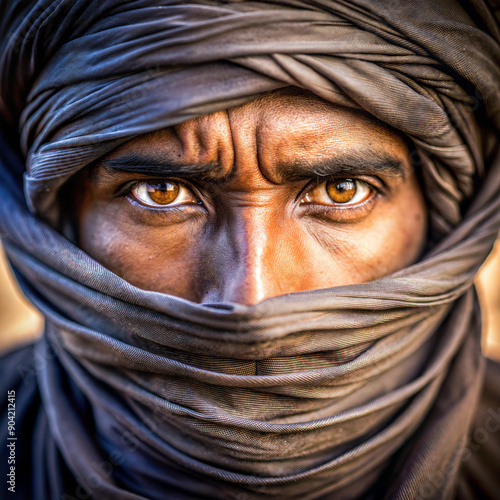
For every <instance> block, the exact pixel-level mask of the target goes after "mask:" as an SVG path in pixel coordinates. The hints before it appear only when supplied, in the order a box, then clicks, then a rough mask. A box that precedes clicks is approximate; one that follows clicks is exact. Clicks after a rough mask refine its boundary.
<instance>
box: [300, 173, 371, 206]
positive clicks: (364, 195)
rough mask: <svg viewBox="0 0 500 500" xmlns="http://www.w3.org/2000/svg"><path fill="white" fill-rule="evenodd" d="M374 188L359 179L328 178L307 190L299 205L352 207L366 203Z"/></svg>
mask: <svg viewBox="0 0 500 500" xmlns="http://www.w3.org/2000/svg"><path fill="white" fill-rule="evenodd" d="M375 193H376V188H375V187H374V186H372V185H370V184H369V183H368V182H366V181H363V180H361V179H350V178H340V179H339V178H330V179H327V180H326V181H323V182H321V183H320V184H316V185H315V186H313V188H311V189H309V190H308V191H307V192H306V194H305V195H304V196H303V197H302V199H301V204H315V205H324V206H334V207H354V206H358V205H361V204H363V203H364V202H366V201H368V200H369V199H370V198H372V197H373V195H374V194H375Z"/></svg>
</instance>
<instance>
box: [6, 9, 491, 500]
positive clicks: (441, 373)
mask: <svg viewBox="0 0 500 500" xmlns="http://www.w3.org/2000/svg"><path fill="white" fill-rule="evenodd" d="M0 8H1V13H2V16H1V21H0V23H1V24H0V36H1V52H0V54H1V59H0V82H1V89H0V115H1V130H2V136H1V138H0V141H1V144H0V146H1V147H0V158H1V164H0V175H1V179H2V180H1V184H0V234H1V235H2V238H3V242H4V246H5V249H6V252H7V255H8V257H9V259H10V261H11V263H12V265H13V267H14V269H15V271H16V274H17V277H18V280H19V282H20V284H21V286H22V288H23V291H24V292H25V294H26V295H27V296H28V297H29V298H30V300H31V301H32V302H33V303H34V304H35V305H36V306H37V307H38V308H39V309H40V310H41V311H42V313H43V314H44V315H45V317H46V328H45V332H44V335H43V337H42V338H41V339H40V341H38V342H37V343H36V345H35V347H34V354H30V356H34V359H35V362H34V363H33V365H32V366H31V371H30V376H29V377H28V376H27V375H26V374H24V375H23V377H24V378H29V380H30V383H29V384H28V385H29V387H31V389H30V390H31V391H32V396H31V399H29V398H28V397H26V398H27V400H28V399H29V400H30V401H31V403H30V405H31V406H30V408H31V410H30V411H31V412H32V413H31V420H30V422H31V424H30V425H31V426H32V433H33V443H32V449H33V450H34V452H33V453H34V455H33V459H32V462H31V463H30V464H29V467H30V469H31V481H32V482H33V483H32V484H33V487H32V497H33V498H36V499H40V500H41V499H47V498H88V497H91V498H97V499H107V498H110V499H142V498H151V499H160V498H172V499H196V498H202V499H219V498H224V499H228V498H231V499H239V500H246V499H248V500H250V499H254V498H276V499H281V498H283V499H285V498H287V499H304V500H305V499H318V498H335V499H354V498H376V499H380V498H386V499H396V498H397V499H414V498H435V499H438V498H439V499H441V498H453V497H454V495H456V494H458V495H462V496H461V498H466V492H464V491H461V490H457V485H460V484H462V483H461V482H460V474H461V472H460V471H461V465H462V462H463V460H464V453H465V450H466V436H467V433H468V430H469V427H470V424H471V420H472V418H473V416H474V413H475V408H476V406H477V404H478V399H479V394H480V391H481V386H482V379H483V372H484V360H483V358H482V355H481V350H480V333H481V332H480V330H481V326H480V315H479V309H478V305H477V299H476V296H475V293H474V290H473V287H472V281H473V278H474V275H475V273H476V271H477V270H478V268H479V267H480V265H481V264H482V262H483V261H484V260H485V258H486V256H487V255H488V253H489V252H490V250H491V247H492V245H493V243H494V241H495V238H496V235H497V232H498V229H499V227H500V148H499V143H498V134H499V130H500V45H499V43H500V29H499V24H498V19H497V18H498V9H499V7H498V6H496V7H495V3H494V2H493V1H492V2H491V3H490V4H487V3H485V2H484V1H482V0H471V1H465V0H464V1H458V0H441V1H438V0H424V1H423V2H422V1H421V2H401V1H396V0H353V1H349V2H345V1H343V0H317V1H302V0H282V1H281V0H280V1H274V2H259V1H255V2H254V1H248V2H247V1H245V2H225V1H220V2H217V1H213V0H204V1H201V0H197V1H192V2H176V1H170V0H136V1H133V2H125V1H119V0H99V1H97V0H71V1H69V0H38V1H33V0H31V1H30V0H23V1H21V0H15V1H12V0H9V1H7V0H5V1H1V2H0ZM495 9H496V10H495ZM289 85H293V86H297V87H301V88H304V89H307V90H309V91H311V92H313V93H315V94H317V95H318V96H320V97H322V98H323V99H326V100H327V101H330V102H332V103H336V104H339V105H342V106H347V107H350V108H354V109H362V110H365V111H366V112H368V113H370V114H371V115H373V116H375V117H376V118H378V119H379V120H381V121H383V122H385V123H387V124H388V125H390V126H391V127H393V128H394V129H397V130H398V131H400V132H402V133H403V134H405V135H406V136H407V137H408V138H409V139H410V140H411V141H412V143H413V144H414V145H415V151H414V156H412V160H413V164H414V166H415V168H416V169H418V170H419V172H420V173H421V176H422V183H423V189H424V193H425V197H426V200H427V203H428V206H429V213H430V219H431V220H430V224H431V228H432V232H433V235H434V236H433V238H434V240H433V242H432V245H430V249H429V251H428V252H427V253H426V254H425V255H424V256H423V257H422V259H421V260H420V261H419V262H417V263H415V264H413V265H411V266H409V267H407V268H405V269H403V270H400V271H398V272H396V273H394V274H392V275H390V276H386V277H384V278H381V279H379V280H376V281H373V282H370V283H364V284H359V285H352V286H343V287H336V288H330V289H322V290H315V291H308V292H301V293H294V294H289V295H283V296H278V297H273V298H270V299H267V300H265V301H263V302H261V303H259V304H256V305H253V306H248V307H247V306H242V305H239V304H232V303H228V304H219V305H218V306H217V307H216V306H213V305H212V306H210V305H200V304H195V303H192V302H189V301H187V300H183V299H181V298H177V297H173V296H170V295H167V294H161V293H157V292H152V291H146V290H141V289H138V288H136V287H134V286H132V285H130V284H129V283H127V282H125V281H124V280H122V279H121V278H119V277H118V276H116V275H115V274H113V273H111V272H110V271H109V270H107V269H105V268H103V267H102V266H101V265H100V264H99V263H97V262H96V261H94V260H93V259H92V258H90V257H89V256H88V255H86V254H85V253H84V252H83V251H81V250H80V249H79V248H78V247H77V246H76V245H75V244H74V242H73V241H72V235H71V229H70V224H69V223H68V214H67V213H65V211H64V205H63V204H61V201H60V200H61V196H60V194H61V190H64V187H65V184H66V183H67V182H68V181H69V180H70V179H71V178H73V176H74V175H75V174H76V173H77V172H78V171H79V170H81V169H82V168H85V167H86V166H88V165H90V164H91V163H92V162H94V161H95V160H97V159H98V158H99V157H101V156H102V155H104V154H106V153H107V152H109V151H111V150H112V149H114V148H116V147H117V146H119V145H120V144H122V143H124V142H125V141H127V140H129V139H130V138H132V137H135V136H138V135H140V134H144V133H147V132H151V131H154V130H158V129H161V128H164V127H168V126H172V125H175V124H178V123H180V122H182V121H185V120H187V119H190V118H193V117H197V116H200V115H204V114H207V113H211V112H215V111H219V110H223V109H227V108H229V107H232V106H236V105H239V104H242V103H245V102H248V101H251V100H253V99H256V98H258V97H259V96H262V95H265V94H266V93H268V92H270V91H272V90H274V89H277V88H280V87H284V86H289ZM412 154H413V153H412ZM23 189H24V192H23ZM9 380H10V379H9ZM20 384H21V385H20V388H19V390H21V388H22V383H21V382H20ZM25 391H27V389H26V390H25ZM34 394H39V398H40V401H39V402H37V403H36V404H34V403H33V401H35V399H36V397H38V396H35V395H34ZM37 401H38V400H37ZM26 405H27V403H26ZM26 408H27V406H26ZM18 411H21V409H20V408H18ZM436 473H438V475H439V478H440V479H439V481H436V480H432V478H433V477H435V475H436ZM68 478H72V479H73V481H69V480H68ZM457 491H458V493H457ZM85 492H86V493H85ZM64 495H66V496H64Z"/></svg>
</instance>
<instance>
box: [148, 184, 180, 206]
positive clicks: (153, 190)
mask: <svg viewBox="0 0 500 500" xmlns="http://www.w3.org/2000/svg"><path fill="white" fill-rule="evenodd" d="M146 189H147V191H148V196H149V197H150V198H151V200H152V201H154V202H155V203H157V204H158V205H168V204H169V203H172V202H173V201H175V199H176V198H177V196H179V184H178V183H174V182H158V183H155V184H148V185H147V187H146Z"/></svg>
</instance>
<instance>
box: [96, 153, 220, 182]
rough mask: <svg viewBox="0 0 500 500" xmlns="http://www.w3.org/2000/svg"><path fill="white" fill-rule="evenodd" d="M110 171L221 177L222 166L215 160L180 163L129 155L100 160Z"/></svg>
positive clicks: (164, 175)
mask: <svg viewBox="0 0 500 500" xmlns="http://www.w3.org/2000/svg"><path fill="white" fill-rule="evenodd" d="M100 163H101V164H102V165H104V167H106V169H107V170H108V172H110V173H112V172H113V171H118V172H126V173H134V174H142V175H148V176H152V177H154V176H159V177H168V176H179V177H186V178H200V179H206V178H212V177H214V178H215V177H220V173H221V170H222V166H221V165H219V164H218V163H215V162H208V163H180V162H175V161H172V160H167V159H157V158H150V157H147V156H144V157H143V156H138V155H128V156H122V157H120V158H109V159H105V160H102V161H101V162H100Z"/></svg>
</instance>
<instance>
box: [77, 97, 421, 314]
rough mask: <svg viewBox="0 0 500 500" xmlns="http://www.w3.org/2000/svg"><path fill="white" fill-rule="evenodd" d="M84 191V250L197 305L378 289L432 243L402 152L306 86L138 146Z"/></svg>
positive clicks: (87, 182)
mask: <svg viewBox="0 0 500 500" xmlns="http://www.w3.org/2000/svg"><path fill="white" fill-rule="evenodd" d="M78 191H79V195H78V196H77V201H76V205H77V206H76V211H77V217H78V219H77V220H78V230H79V244H80V246H81V247H82V248H83V249H84V250H85V251H86V252H87V253H89V254H90V255H91V256H92V257H94V258H95V259H96V260H98V261H99V262H101V263H102V264H103V265H104V266H106V267H107V268H108V269H110V270H111V271H113V272H115V273H117V274H118V275H119V276H121V277H123V278H124V279H125V280H127V281H129V282H130V283H132V284H133V285H136V286H138V287H140V288H143V289H147V290H155V291H159V292H164V293H169V294H172V295H176V296H179V297H183V298H186V299H189V300H191V301H195V302H200V303H216V302H237V303H241V304H247V305H251V304H255V303H257V302H260V301H262V300H264V299H266V298H268V297H272V296H276V295H281V294H285V293H291V292H298V291H304V290H313V289H320V288H328V287H333V286H341V285H348V284H355V283H362V282H366V281H371V280H375V279H377V278H379V277H382V276H385V275H387V274H390V273H392V272H394V271H396V270H398V269H401V268H403V267H405V266H407V265H409V264H411V263H412V262H414V261H415V260H416V259H417V258H418V257H419V255H420V253H421V251H422V248H423V245H424V242H425V239H426V230H427V228H426V221H427V213H426V206H425V202H424V199H423V196H422V192H421V189H420V186H419V183H418V180H417V178H416V175H415V174H414V172H413V170H412V168H411V165H410V161H409V150H408V146H407V144H406V142H405V141H404V140H403V139H402V138H401V137H400V136H399V135H398V134H396V133H395V132H393V131H391V130H389V129H388V128H387V127H386V126H384V125H382V124H381V123H380V122H377V121H376V120H374V119H372V118H370V117H369V116H368V115H366V114H364V113H361V112H357V111H354V110H352V109H347V108H343V107H339V106H334V105H332V104H329V103H327V102H325V101H324V100H322V99H320V98H319V97H316V96H313V95H312V94H309V93H307V92H305V91H299V90H292V91H291V90H290V89H284V90H281V91H276V92H273V93H271V94H269V95H267V96H266V97H264V98H262V99H259V100H257V101H253V102H251V103H248V104H245V105H242V106H239V107H236V108H232V109H230V110H228V111H222V112H218V113H214V114H211V115H207V116H204V117H201V118H198V119H193V120H190V121H188V122H185V123H182V124H180V125H178V126H175V127H171V128H168V129H164V130H160V131H158V132H155V133H151V134H148V135H144V136H141V137H138V138H135V139H133V140H131V141H129V142H127V143H126V144H125V145H123V146H122V147H120V148H118V149H116V150H114V151H113V152H112V153H110V154H109V155H107V156H106V157H105V158H103V159H102V160H101V161H100V163H98V164H96V165H95V166H93V167H92V168H91V169H89V170H88V171H87V172H86V173H85V174H84V175H83V177H82V179H81V180H80V182H79V185H78Z"/></svg>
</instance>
